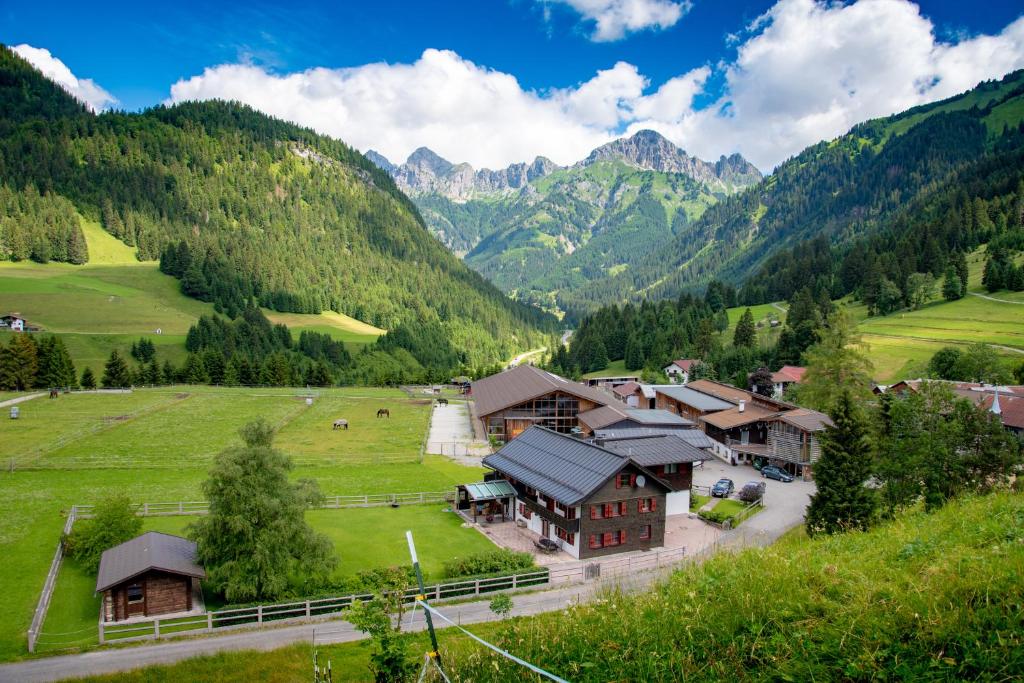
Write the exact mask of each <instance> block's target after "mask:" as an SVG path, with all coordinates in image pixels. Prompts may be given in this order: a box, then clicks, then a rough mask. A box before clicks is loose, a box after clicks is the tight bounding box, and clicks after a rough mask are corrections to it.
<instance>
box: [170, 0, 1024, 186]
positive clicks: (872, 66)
mask: <svg viewBox="0 0 1024 683" xmlns="http://www.w3.org/2000/svg"><path fill="white" fill-rule="evenodd" d="M579 4H580V5H583V2H580V3H579ZM609 4H615V3H598V2H596V1H595V2H593V3H589V5H588V6H592V7H597V6H598V5H602V6H603V5H609ZM620 4H622V5H623V6H624V5H625V4H626V3H620ZM1022 66H1024V17H1022V18H1020V19H1018V20H1017V21H1015V22H1013V23H1012V24H1010V25H1009V26H1007V27H1006V28H1005V29H1003V30H1002V31H1001V32H1000V33H998V34H997V35H991V36H988V35H979V36H974V37H967V38H963V39H961V40H959V41H958V42H956V43H946V42H941V41H939V40H938V39H937V38H936V36H935V31H934V27H933V26H932V24H931V22H930V21H929V20H928V19H926V18H925V17H923V16H921V14H920V12H919V10H918V8H917V6H916V5H914V4H912V3H910V2H907V1H906V0H861V1H860V2H857V3H855V4H850V5H843V4H838V3H832V2H815V1H814V0H780V2H778V3H777V4H776V5H775V6H774V7H772V9H770V10H769V11H768V12H767V13H766V14H765V15H763V16H761V17H759V18H758V19H756V20H755V21H754V22H753V23H752V24H751V25H750V26H748V27H747V29H746V31H744V32H743V33H742V34H740V35H739V37H738V43H737V55H736V58H735V60H734V61H733V62H731V63H728V64H722V65H717V66H715V67H714V68H712V67H707V66H705V67H700V68H697V69H693V70H691V71H689V72H687V73H684V74H681V75H679V76H676V77H674V78H671V79H669V80H668V81H666V82H665V83H663V84H662V85H660V86H659V87H658V88H657V89H656V90H653V91H651V88H650V83H649V81H648V79H647V78H646V77H645V76H644V75H643V74H642V73H641V72H640V71H639V70H638V69H637V68H636V67H635V66H634V65H632V64H628V63H626V62H619V63H617V64H615V65H614V66H613V67H612V68H610V69H607V70H602V71H598V72H597V73H596V74H595V75H594V76H593V77H592V78H591V79H590V80H588V81H586V82H584V83H581V84H579V85H577V86H575V87H572V88H563V89H553V90H550V91H543V92H538V91H533V90H526V89H524V88H523V87H522V86H521V85H520V84H519V82H518V81H517V80H516V78H515V77H514V76H512V75H510V74H506V73H502V72H499V71H494V70H491V69H487V68H486V67H482V66H479V65H477V64H474V63H473V62H470V61H468V60H466V59H463V58H462V57H460V56H459V55H457V54H455V53H454V52H450V51H442V50H426V51H425V52H424V53H423V55H422V56H421V57H420V58H419V59H418V60H417V61H415V62H414V63H412V64H385V63H377V64H367V65H364V66H358V67H352V68H347V69H311V70H308V71H303V72H299V73H288V74H275V73H272V72H269V71H267V70H265V69H263V68H260V67H257V66H252V65H239V64H229V65H221V66H216V67H212V68H209V69H206V70H205V71H204V72H203V73H202V74H201V75H198V76H195V77H193V78H189V79H187V80H182V81H179V82H178V83H176V84H175V85H174V86H173V87H172V89H171V98H170V101H172V102H177V101H182V100H192V99H211V98H223V99H235V100H240V101H243V102H246V103H248V104H250V105H252V106H254V107H256V108H258V109H260V110H262V111H265V112H267V113H269V114H272V115H275V116H279V117H281V118H285V119H289V120H292V121H295V122H298V123H301V124H303V125H307V126H310V127H312V128H314V129H316V130H318V131H320V132H322V133H326V134H328V135H332V136H335V137H338V138H341V139H342V140H345V141H346V142H349V143H350V144H353V145H355V146H356V147H358V148H359V149H362V150H364V151H365V150H366V149H369V148H374V149H377V150H378V151H380V152H382V153H383V154H385V156H387V157H389V158H390V159H392V160H393V161H396V162H401V161H402V160H404V159H405V157H406V156H407V155H408V154H409V153H410V152H412V151H413V150H414V149H415V148H417V147H419V146H421V145H426V146H428V147H430V148H431V149H433V150H434V151H436V152H438V153H439V154H441V155H442V156H444V157H446V158H448V159H450V160H452V161H468V162H470V163H471V164H473V165H474V166H476V167H490V168H497V167H502V166H505V165H507V164H509V163H512V162H516V161H528V160H531V159H532V158H533V157H534V156H537V155H544V156H548V157H550V158H551V159H553V160H554V161H556V162H558V163H562V164H567V163H572V162H574V161H576V160H578V159H581V158H583V157H585V156H586V155H587V154H588V153H589V152H590V150H591V149H592V148H594V147H596V146H598V145H600V144H602V143H604V142H607V141H608V140H610V139H612V138H614V137H618V136H619V135H621V134H622V133H623V131H625V132H627V133H631V132H634V131H635V130H638V129H640V128H654V129H656V130H658V131H660V132H662V133H663V134H664V135H666V136H667V137H669V138H670V139H672V140H673V141H674V142H675V143H676V144H678V145H680V146H681V147H683V148H684V149H686V150H687V151H688V152H690V153H691V154H696V155H698V156H701V157H703V158H708V159H714V158H717V157H718V156H719V155H720V154H729V153H732V152H737V151H738V152H740V153H742V154H743V155H744V156H746V157H747V158H748V159H750V160H751V161H753V162H754V163H755V164H757V165H758V166H759V167H761V168H762V169H765V170H768V169H771V168H772V167H774V166H775V165H776V164H778V163H779V162H780V161H782V160H783V159H785V158H786V157H788V156H790V155H792V154H795V153H797V152H799V151H800V150H801V149H803V148H804V147H806V146H807V145H810V144H813V143H815V142H817V141H819V140H822V139H828V138H831V137H835V136H836V135H840V134H842V133H844V132H846V131H847V130H848V129H849V128H850V127H851V126H853V125H854V124H856V123H857V122H859V121H862V120H864V119H868V118H872V117H876V116H884V115H887V114H890V113H894V112H898V111H901V110H903V109H906V108H908V107H911V106H914V105H916V104H920V103H923V102H928V101H932V100H935V99H940V98H943V97H948V96H950V95H954V94H956V93H959V92H962V91H963V90H966V89H968V88H971V87H973V86H974V85H975V84H976V83H978V82H979V81H982V80H985V79H989V78H998V77H1000V76H1002V75H1003V74H1005V73H1007V72H1009V71H1012V70H1013V69H1015V68H1020V67H1022ZM715 72H717V73H718V74H719V75H721V77H722V79H723V80H724V91H723V94H722V95H721V97H720V99H719V100H718V101H716V102H714V103H712V104H711V105H710V106H704V107H702V108H695V106H694V100H695V98H696V97H697V96H698V95H701V94H704V88H705V87H706V84H707V82H708V80H709V79H710V77H711V76H712V74H713V73H715Z"/></svg>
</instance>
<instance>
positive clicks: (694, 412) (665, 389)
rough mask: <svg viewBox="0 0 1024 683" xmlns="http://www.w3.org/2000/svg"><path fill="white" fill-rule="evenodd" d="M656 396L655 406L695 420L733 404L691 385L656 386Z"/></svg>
mask: <svg viewBox="0 0 1024 683" xmlns="http://www.w3.org/2000/svg"><path fill="white" fill-rule="evenodd" d="M654 397H655V398H654V400H655V406H656V407H657V408H658V409H659V410H667V411H669V412H672V413H675V414H676V415H680V416H682V417H684V418H686V419H688V420H692V421H694V422H696V421H697V420H699V419H700V418H701V417H703V416H704V415H707V414H708V413H713V412H716V411H719V410H727V409H729V408H731V407H732V406H733V404H732V403H730V402H729V401H723V400H722V399H720V398H716V397H714V396H710V395H708V394H705V393H703V392H700V391H697V390H695V389H691V388H690V387H677V386H675V385H671V384H667V385H659V386H655V387H654Z"/></svg>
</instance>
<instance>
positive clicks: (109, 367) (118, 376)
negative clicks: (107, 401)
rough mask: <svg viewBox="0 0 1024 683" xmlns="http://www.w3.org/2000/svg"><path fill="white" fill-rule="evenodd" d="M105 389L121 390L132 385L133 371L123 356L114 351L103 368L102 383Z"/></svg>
mask: <svg viewBox="0 0 1024 683" xmlns="http://www.w3.org/2000/svg"><path fill="white" fill-rule="evenodd" d="M100 384H102V385H103V388H104V389H121V388H124V387H129V386H131V384H132V377H131V370H129V369H128V364H127V363H125V361H124V358H122V357H121V354H119V353H118V352H117V349H114V350H113V351H111V352H110V358H108V359H107V364H106V365H105V366H104V368H103V379H102V380H101V381H100Z"/></svg>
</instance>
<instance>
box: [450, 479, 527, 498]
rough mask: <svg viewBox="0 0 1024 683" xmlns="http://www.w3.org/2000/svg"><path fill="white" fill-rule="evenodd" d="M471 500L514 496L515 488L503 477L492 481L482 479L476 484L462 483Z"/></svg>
mask: <svg viewBox="0 0 1024 683" xmlns="http://www.w3.org/2000/svg"><path fill="white" fill-rule="evenodd" d="M462 488H464V489H466V492H467V493H468V494H469V499H470V500H471V501H482V500H500V499H502V498H515V497H516V489H515V487H513V486H512V484H510V483H508V482H507V481H505V480H504V479H496V480H494V481H482V482H480V483H478V484H463V485H462Z"/></svg>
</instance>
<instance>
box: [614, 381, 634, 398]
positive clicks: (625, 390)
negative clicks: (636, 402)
mask: <svg viewBox="0 0 1024 683" xmlns="http://www.w3.org/2000/svg"><path fill="white" fill-rule="evenodd" d="M639 390H640V385H639V384H638V383H637V382H626V383H625V384H620V385H619V386H617V387H615V388H614V389H612V393H615V394H618V395H619V396H622V397H626V396H632V395H633V394H635V393H636V392H637V391H639Z"/></svg>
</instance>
